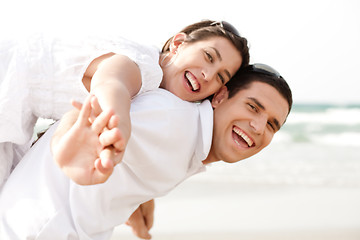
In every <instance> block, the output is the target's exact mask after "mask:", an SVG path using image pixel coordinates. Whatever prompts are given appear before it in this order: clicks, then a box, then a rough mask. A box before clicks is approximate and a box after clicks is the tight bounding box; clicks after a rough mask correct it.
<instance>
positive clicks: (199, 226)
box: [111, 176, 360, 240]
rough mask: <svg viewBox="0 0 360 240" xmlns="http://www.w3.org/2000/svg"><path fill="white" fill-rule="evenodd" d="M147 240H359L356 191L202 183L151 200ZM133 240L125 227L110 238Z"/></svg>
mask: <svg viewBox="0 0 360 240" xmlns="http://www.w3.org/2000/svg"><path fill="white" fill-rule="evenodd" d="M155 213H156V215H155V224H154V227H153V229H152V231H151V234H152V236H153V238H152V239H153V240H180V239H197V240H202V239H207V240H213V239H214V240H215V239H225V240H235V239H241V240H260V239H261V240H273V239H274V240H275V239H276V240H298V239H299V240H300V239H301V240H359V239H360V188H359V187H357V186H355V187H354V186H352V187H336V186H328V187H324V186H301V185H295V186H294V185H288V186H286V185H277V184H244V183H229V182H222V183H221V182H217V183H206V182H204V181H203V179H202V178H201V176H200V177H199V178H196V176H195V177H194V179H189V180H188V181H187V182H185V183H183V184H182V185H180V186H179V187H178V189H176V190H174V191H173V192H172V193H170V194H169V195H168V196H165V197H163V198H160V199H158V200H157V201H156V211H155ZM120 239H126V240H135V239H138V238H136V237H134V236H133V235H132V233H131V230H130V228H129V227H127V226H120V227H118V228H116V230H115V232H114V235H113V237H112V238H111V240H120Z"/></svg>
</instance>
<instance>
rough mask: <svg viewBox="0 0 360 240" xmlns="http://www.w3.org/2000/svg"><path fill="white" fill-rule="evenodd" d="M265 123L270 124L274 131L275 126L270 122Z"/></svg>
mask: <svg viewBox="0 0 360 240" xmlns="http://www.w3.org/2000/svg"><path fill="white" fill-rule="evenodd" d="M267 124H268V125H269V126H270V128H271V129H272V130H274V131H275V127H274V125H273V124H272V123H271V122H267Z"/></svg>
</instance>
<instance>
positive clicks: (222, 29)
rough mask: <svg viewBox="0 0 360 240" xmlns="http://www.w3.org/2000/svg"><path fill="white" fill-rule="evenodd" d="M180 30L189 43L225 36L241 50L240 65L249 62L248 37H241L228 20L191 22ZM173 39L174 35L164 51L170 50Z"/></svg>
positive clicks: (245, 64) (242, 65)
mask: <svg viewBox="0 0 360 240" xmlns="http://www.w3.org/2000/svg"><path fill="white" fill-rule="evenodd" d="M222 23H224V25H223V24H222ZM225 23H226V25H227V26H230V28H226V25H225ZM231 30H233V31H231ZM180 32H183V33H185V34H186V36H187V37H186V39H185V41H184V42H188V43H192V42H197V41H201V40H206V39H209V38H211V37H214V36H220V37H224V38H226V39H228V40H229V41H230V42H231V43H232V44H233V45H234V46H235V47H236V49H237V50H238V51H239V53H240V55H241V57H242V63H241V66H240V67H244V66H247V65H248V64H249V59H250V54H249V47H248V41H247V39H246V38H244V37H241V36H240V35H239V33H238V32H237V30H236V29H235V28H234V27H233V26H232V25H230V24H229V23H227V22H216V21H211V20H204V21H201V22H197V23H194V24H191V25H189V26H187V27H185V28H184V29H182V30H181V31H180ZM171 41H172V37H171V38H170V39H169V40H167V42H166V43H165V44H164V46H163V48H162V53H165V52H168V51H170V43H171Z"/></svg>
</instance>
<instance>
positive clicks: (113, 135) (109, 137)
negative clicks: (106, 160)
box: [99, 128, 123, 147]
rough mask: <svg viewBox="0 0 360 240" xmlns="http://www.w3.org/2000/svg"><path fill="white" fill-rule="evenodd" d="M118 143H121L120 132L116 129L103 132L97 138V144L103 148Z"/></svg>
mask: <svg viewBox="0 0 360 240" xmlns="http://www.w3.org/2000/svg"><path fill="white" fill-rule="evenodd" d="M118 141H123V139H122V137H121V133H120V130H119V129H118V128H113V129H111V130H108V131H104V132H102V133H101V134H100V136H99V142H100V144H101V145H103V146H104V147H106V146H110V145H113V144H115V143H116V142H118Z"/></svg>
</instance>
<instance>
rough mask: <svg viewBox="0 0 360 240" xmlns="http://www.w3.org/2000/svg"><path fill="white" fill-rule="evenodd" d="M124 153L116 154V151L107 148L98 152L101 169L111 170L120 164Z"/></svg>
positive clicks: (109, 147) (110, 147)
mask: <svg viewBox="0 0 360 240" xmlns="http://www.w3.org/2000/svg"><path fill="white" fill-rule="evenodd" d="M123 156H124V152H121V153H117V152H116V149H115V148H114V147H112V146H108V147H106V148H105V149H103V150H102V151H101V152H100V158H101V161H102V166H103V168H105V169H106V168H113V167H115V165H116V164H118V163H119V162H121V160H122V157H123Z"/></svg>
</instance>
